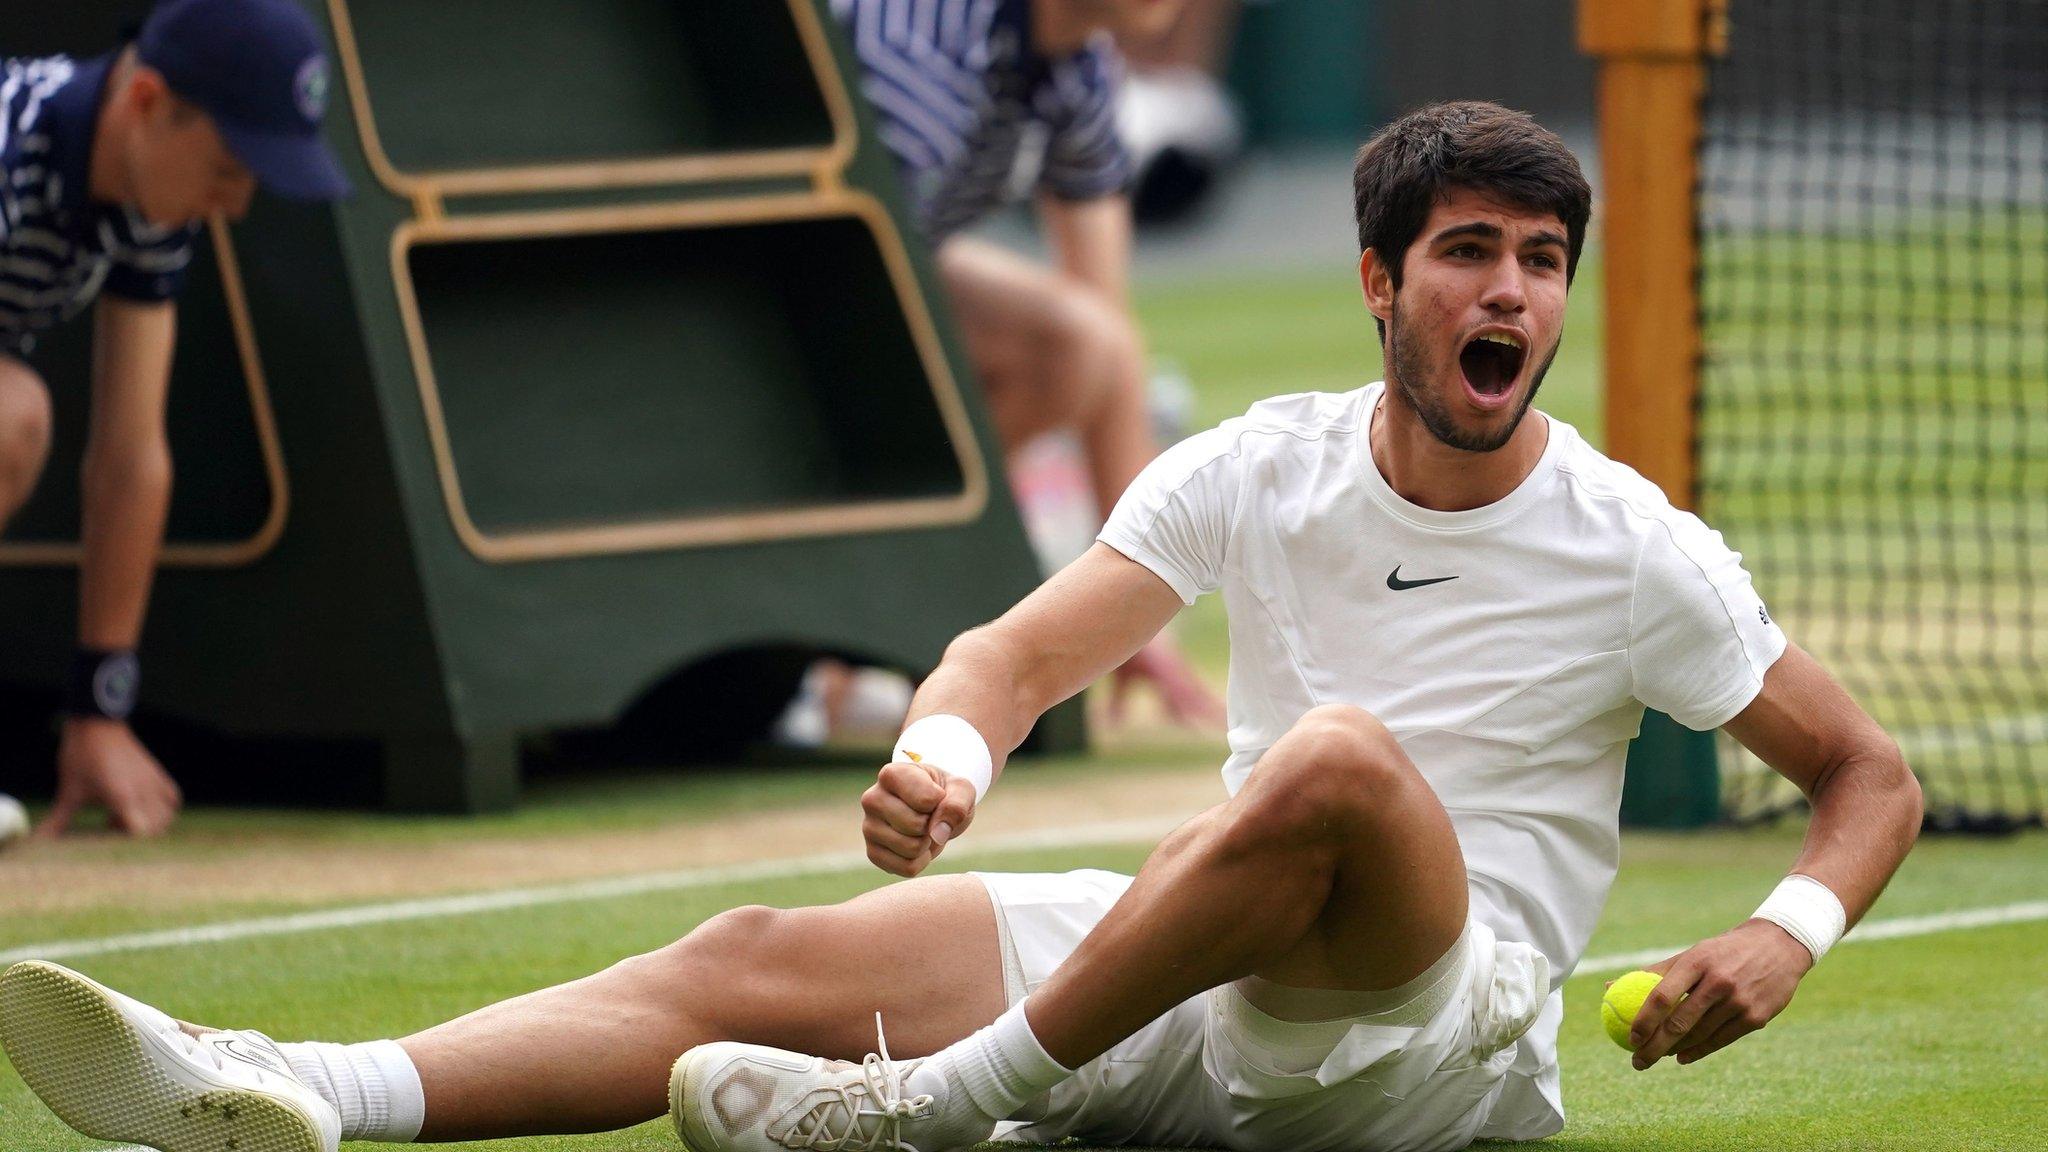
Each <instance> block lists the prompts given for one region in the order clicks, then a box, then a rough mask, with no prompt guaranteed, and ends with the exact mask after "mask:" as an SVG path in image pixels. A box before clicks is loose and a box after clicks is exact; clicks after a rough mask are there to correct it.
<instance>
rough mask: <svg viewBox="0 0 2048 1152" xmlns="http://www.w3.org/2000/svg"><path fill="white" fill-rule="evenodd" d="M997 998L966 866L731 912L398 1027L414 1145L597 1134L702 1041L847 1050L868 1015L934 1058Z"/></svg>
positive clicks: (654, 1105)
mask: <svg viewBox="0 0 2048 1152" xmlns="http://www.w3.org/2000/svg"><path fill="white" fill-rule="evenodd" d="M1004 1003H1005V996H1004V990H1003V972H1002V960H1001V955H1000V952H999V945H998V937H997V933H996V925H995V912H994V909H993V906H992V905H991V904H990V901H989V896H988V893H987V890H986V889H985V888H984V887H983V885H982V884H981V882H980V881H979V880H976V879H974V878H973V877H971V876H939V877H931V878H927V879H920V880H915V881H911V882H908V883H903V884H895V885H891V886H889V887H886V888H882V889H880V890H878V891H875V892H871V893H868V894H866V895H863V896H860V897H857V898H855V899H853V900H851V901H848V902H847V903H845V904H840V905H836V906H832V907H825V908H800V909H794V910H786V911H785V910H776V909H770V908H740V909H735V910H733V911H731V912H727V913H724V914H722V915H720V916H717V917H714V918H712V919H711V920H709V921H706V922H705V923H704V924H703V926H701V927H700V928H698V929H697V930H696V931H694V932H692V933H690V934H689V935H688V936H686V937H684V938H683V939H682V940H680V941H678V942H676V943H675V944H672V945H669V946H668V947H666V948H662V949H660V950H658V951H656V952H652V953H649V954H647V955H644V956H638V957H635V958H633V959H631V960H627V961H624V962H622V963H620V964H617V965H614V966H613V967H611V968H608V969H606V970H605V971H603V972H599V973H597V974H596V975H593V976H589V977H586V978H584V979H582V980H577V981H575V982H573V983H569V984H564V985H561V986H559V987H555V988H549V989H545V990H542V991H539V992H534V993H530V994H528V995H525V996H521V997H518V998H517V999H513V1000H508V1001H505V1002H504V1003H501V1004H496V1005H492V1006H491V1007H488V1008H484V1009H482V1010H480V1011H477V1012H473V1013H471V1014H469V1015H467V1016H464V1017H462V1018H460V1019H458V1020H454V1021H451V1022H449V1023H447V1024H443V1025H441V1026H439V1027H437V1028H432V1029H429V1030H428V1031H425V1032H422V1033H419V1034H418V1035H415V1036H412V1037H408V1038H406V1039H404V1040H402V1041H400V1044H401V1045H402V1046H403V1047H404V1049H405V1051H406V1052H407V1053H408V1054H409V1055H410V1056H411V1058H412V1060H413V1063H414V1064H415V1066H416V1067H417V1068H418V1072H419V1078H420V1081H421V1085H422V1087H423V1089H424V1092H425V1097H426V1124H425V1127H424V1128H423V1129H422V1130H421V1133H420V1139H422V1140H476V1139H489V1138H494V1137H500V1136H513V1135H538V1134H545V1133H555V1132H592V1131H606V1130H610V1129H614V1128H622V1127H626V1126H628V1125H632V1124H638V1123H641V1122H643V1121H645V1120H648V1119H651V1118H653V1117H656V1116H660V1115H662V1114H663V1113H664V1112H665V1111H667V1109H668V1096H667V1092H668V1083H669V1081H668V1075H669V1068H670V1065H671V1064H672V1063H674V1061H675V1059H676V1057H678V1056H680V1055H681V1054H682V1053H683V1052H684V1051H685V1050H687V1049H690V1048H692V1047H695V1046H697V1045H700V1044H705V1043H709V1042H711V1041H716V1040H738V1041H744V1042H747V1043H751V1044H762V1045H769V1046H772V1047H779V1048H791V1049H799V1050H803V1051H808V1052H816V1053H819V1054H822V1055H828V1056H833V1057H837V1058H843V1059H850V1060H859V1059H860V1058H861V1056H862V1055H863V1054H864V1053H867V1052H869V1051H872V1050H873V1048H874V1046H875V1013H876V1012H881V1013H882V1014H883V1016H884V1018H885V1019H886V1021H887V1022H888V1027H889V1040H890V1046H891V1047H892V1049H894V1050H895V1051H896V1052H897V1053H898V1054H899V1055H903V1056H917V1055H924V1054H928V1053H931V1052H935V1051H938V1050H939V1049H941V1048H944V1047H945V1046H946V1045H948V1044H951V1043H953V1042H955V1041H957V1040H959V1039H960V1038H962V1037H964V1036H967V1035H969V1034H971V1033H972V1032H974V1030H975V1029H977V1028H980V1027H981V1026H983V1025H985V1024H987V1023H988V1022H989V1021H991V1020H993V1019H995V1018H996V1016H997V1015H999V1014H1000V1013H1001V1012H1002V1010H1003V1006H1004Z"/></svg>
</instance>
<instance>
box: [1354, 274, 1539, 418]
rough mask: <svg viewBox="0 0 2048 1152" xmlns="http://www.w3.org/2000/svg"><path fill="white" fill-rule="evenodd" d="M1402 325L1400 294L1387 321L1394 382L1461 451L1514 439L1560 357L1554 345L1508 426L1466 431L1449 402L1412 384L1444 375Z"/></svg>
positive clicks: (1423, 415)
mask: <svg viewBox="0 0 2048 1152" xmlns="http://www.w3.org/2000/svg"><path fill="white" fill-rule="evenodd" d="M1402 327H1403V323H1402V319H1401V301H1400V299H1399V298H1398V297H1397V298H1396V299H1395V301H1394V311H1393V315H1392V316H1391V317H1389V318H1388V320H1387V352H1388V360H1389V362H1390V363H1391V364H1392V366H1393V373H1394V381H1393V382H1394V386H1395V387H1397V388H1399V389H1400V390H1401V395H1402V396H1403V397H1405V398H1406V399H1407V401H1408V406H1409V407H1410V408H1413V409H1414V410H1415V414H1416V415H1417V416H1419V417H1421V418H1422V426H1423V427H1424V428H1427V429H1429V434H1430V435H1432V436H1434V437H1436V438H1437V439H1438V440H1439V441H1441V442H1442V443H1443V444H1444V445H1445V446H1446V447H1450V448H1456V449H1458V450H1459V451H1461V452H1494V451H1498V450H1499V449H1500V448H1501V447H1503V446H1504V445H1506V444H1507V442H1508V441H1509V440H1512V439H1514V436H1515V429H1517V428H1520V427H1521V426H1522V417H1524V416H1527V415H1528V414H1529V405H1531V404H1533V403H1535V402H1536V393H1537V392H1538V391H1540V390H1541V389H1542V387H1543V377H1544V376H1545V375H1547V374H1549V372H1550V365H1551V363H1552V362H1553V361H1555V360H1556V359H1557V348H1555V347H1553V348H1551V350H1550V355H1549V356H1548V357H1546V358H1545V359H1544V361H1543V365H1542V367H1540V368H1538V369H1536V375H1535V376H1534V377H1533V378H1532V379H1531V380H1530V381H1529V392H1528V394H1527V395H1525V396H1523V397H1522V403H1521V404H1520V405H1519V406H1517V407H1516V409H1515V415H1514V418H1513V419H1511V420H1509V421H1508V422H1507V425H1506V426H1505V427H1503V428H1502V429H1501V430H1500V431H1498V432H1494V433H1487V432H1467V431H1465V430H1464V429H1462V428H1459V427H1458V425H1457V422H1456V421H1454V420H1452V419H1451V413H1450V407H1449V405H1447V404H1445V403H1443V402H1442V401H1441V400H1439V399H1438V398H1437V397H1436V396H1435V395H1433V394H1431V393H1428V392H1425V391H1423V390H1422V389H1420V388H1418V387H1417V386H1416V385H1415V384H1414V383H1411V381H1417V380H1433V379H1436V378H1438V377H1440V376H1442V375H1444V374H1443V373H1441V372H1437V371H1434V370H1433V369H1434V368H1435V365H1432V364H1430V363H1429V361H1428V354H1427V353H1425V352H1423V351H1421V350H1419V349H1416V348H1414V347H1412V346H1411V345H1412V344H1413V341H1408V340H1403V339H1401V338H1400V336H1401V329H1402ZM1560 343H1562V341H1560ZM1452 369H1453V370H1454V371H1460V372H1462V371H1463V369H1461V368H1458V367H1457V366H1456V365H1455V364H1453V365H1452Z"/></svg>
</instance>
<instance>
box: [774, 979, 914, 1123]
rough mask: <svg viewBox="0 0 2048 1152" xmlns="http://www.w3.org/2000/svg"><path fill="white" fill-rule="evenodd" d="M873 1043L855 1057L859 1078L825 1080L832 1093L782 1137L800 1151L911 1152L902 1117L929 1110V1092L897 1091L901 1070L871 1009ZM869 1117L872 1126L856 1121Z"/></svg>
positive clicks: (900, 1088) (901, 1084)
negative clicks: (841, 1122)
mask: <svg viewBox="0 0 2048 1152" xmlns="http://www.w3.org/2000/svg"><path fill="white" fill-rule="evenodd" d="M875 1047H876V1048H877V1049H879V1051H877V1052H870V1053H868V1054H867V1055H866V1056H865V1057H862V1059H861V1062H860V1079H859V1080H848V1081H845V1082H844V1083H840V1084H835V1085H831V1086H829V1089H828V1090H829V1091H830V1092H831V1093H832V1094H833V1095H832V1096H831V1097H827V1098H826V1099H824V1100H821V1101H819V1102H818V1103H817V1104H815V1105H814V1106H812V1108H811V1109H810V1111H809V1112H808V1113H807V1114H806V1115H805V1117H804V1120H807V1121H815V1125H813V1126H808V1127H807V1126H806V1125H805V1124H804V1123H803V1122H801V1121H800V1122H798V1124H797V1126H796V1127H794V1128H792V1129H791V1130H790V1132H789V1135H788V1136H786V1137H785V1138H784V1139H783V1143H784V1144H785V1145H787V1146H788V1147H790V1148H792V1149H804V1150H806V1152H917V1148H916V1147H915V1146H913V1145H911V1144H907V1143H905V1142H904V1140H903V1122H904V1121H906V1120H922V1119H925V1118H926V1117H928V1116H930V1115H931V1114H932V1097H931V1094H930V1093H925V1094H923V1095H919V1096H911V1097H907V1098H906V1097H905V1096H904V1095H903V1070H902V1069H900V1068H898V1067H897V1066H896V1062H895V1061H894V1060H892V1059H890V1057H889V1038H888V1037H887V1036H885V1035H883V1034H882V1014H881V1013H880V1012H877V1013H875ZM838 1117H844V1119H845V1121H846V1127H845V1129H844V1130H842V1131H839V1132H834V1131H833V1129H832V1121H833V1120H834V1119H835V1118H838ZM864 1120H866V1121H872V1122H873V1123H872V1130H866V1129H863V1128H862V1121H864Z"/></svg>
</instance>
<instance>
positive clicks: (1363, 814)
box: [1026, 706, 1467, 1068]
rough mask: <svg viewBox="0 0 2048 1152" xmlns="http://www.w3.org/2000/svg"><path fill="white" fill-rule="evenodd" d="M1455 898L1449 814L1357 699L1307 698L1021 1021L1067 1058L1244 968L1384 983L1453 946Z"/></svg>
mask: <svg viewBox="0 0 2048 1152" xmlns="http://www.w3.org/2000/svg"><path fill="white" fill-rule="evenodd" d="M1466 902H1467V897H1466V890H1465V865H1464V857H1463V855H1462V854H1461V853H1460V851H1459V849H1458V842H1457V837H1456V835H1455V834H1454V833H1453V831H1452V829H1451V823H1450V818H1449V816H1447V815H1446V814H1445V812H1444V810H1443V805H1441V804H1440V803H1438V801H1437V799H1436V795H1435V793H1434V792H1433V791H1431V790H1430V787H1429V785H1428V783H1427V782H1426V781H1424V780H1423V778H1422V776H1421V774H1420V773H1419V772H1417V771H1416V768H1415V765H1414V764H1413V763H1412V762H1411V761H1410V760H1409V759H1408V757H1407V755H1406V754H1405V753H1403V752H1402V750H1401V747H1400V745H1399V744H1397V743H1395V741H1394V738H1393V736H1392V734H1390V733H1389V732H1387V730H1386V729H1385V728H1384V727H1383V726H1382V725H1381V724H1380V723H1379V722H1378V721H1377V720H1375V719H1374V718H1373V717H1372V716H1370V715H1368V714H1367V713H1365V712H1363V711H1361V710H1359V709H1356V708H1346V707H1341V706H1330V707H1324V708H1318V709H1316V710H1314V711H1312V712H1310V713H1309V714H1308V715H1307V716H1305V717H1303V718H1302V720H1301V721H1300V722H1299V723H1298V724H1296V725H1295V727H1294V728H1293V729H1292V730H1291V731H1289V732H1288V734H1287V735H1286V736H1284V737H1282V738H1281V740H1280V741H1279V742H1278V743H1276V744H1275V745H1274V746H1273V748H1272V749H1271V750H1270V751H1268V752H1267V754H1266V755H1265V757H1263V758H1262V759H1261V760H1260V762H1259V765H1258V767H1257V768H1256V769H1255V770H1254V771H1253V773H1252V776H1251V779H1250V780H1249V781H1248V782H1247V783H1246V784H1245V787H1244V789H1243V790H1242V791H1240V792H1239V793H1238V794H1237V796H1235V797H1234V798H1232V799H1231V801H1230V802H1229V803H1227V804H1223V805H1221V806H1219V807H1217V808H1213V809H1211V810H1210V811H1208V812H1207V813H1205V814H1203V815H1202V816H1200V817H1198V818H1197V819H1195V820H1194V821H1192V822H1190V823H1189V824H1187V825H1186V826H1184V827H1183V828H1181V829H1180V830H1179V831H1178V832H1176V833H1175V834H1174V835H1173V836H1172V837H1170V838H1168V839H1167V841H1166V842H1165V843H1163V844H1161V845H1160V846H1159V848H1158V850H1157V851H1155V852H1154V853H1153V854H1152V857H1151V858H1150V859H1149V860H1147V861H1146V862H1145V867H1144V869H1143V870H1142V871H1140V872H1139V874H1138V878H1137V881H1136V883H1134V884H1133V885H1132V886H1131V888H1130V891H1129V892H1127V893H1126V894H1125V895H1124V897H1123V899H1121V900H1119V901H1118V902H1117V904H1116V906H1115V907H1114V908H1113V909H1111V910H1110V912H1109V914H1108V915H1107V916H1106V917H1104V918H1103V920H1102V922H1101V923H1100V924H1098V925H1097V926H1096V927H1095V930H1094V931H1093V932H1091V933H1090V934H1089V935H1088V938H1087V939H1086V940H1084V941H1083V942H1082V943H1081V946H1080V947H1079V948H1078V949H1076V951H1075V952H1074V954H1073V955H1072V956H1070V957H1068V958H1067V961H1066V962H1065V963H1064V964H1062V965H1061V966H1060V968H1059V970H1058V971H1056V972H1055V973H1054V974H1053V976H1052V978H1051V979H1049V980H1048V981H1046V983H1045V984H1044V986H1042V987H1041V988H1039V990H1038V991H1037V992H1035V993H1034V994H1033V995H1032V997H1031V1000H1030V1001H1029V1003H1028V1004H1027V1006H1026V1007H1027V1011H1026V1015H1027V1017H1028V1018H1029V1020H1030V1022H1031V1027H1032V1031H1033V1032H1034V1033H1035V1034H1036V1035H1037V1036H1038V1038H1039V1041H1040V1042H1041V1043H1042V1044H1043V1045H1044V1046H1045V1050H1046V1052H1047V1054H1048V1055H1050V1056H1051V1057H1052V1058H1053V1059H1054V1060H1057V1061H1058V1062H1059V1063H1061V1064H1063V1065H1065V1066H1066V1067H1069V1068H1075V1067H1079V1066H1080V1065H1081V1064H1083V1063H1085V1062H1087V1061H1089V1060H1091V1059H1093V1058H1095V1057H1096V1056H1098V1055H1100V1054H1101V1053H1103V1052H1105V1051H1107V1050H1108V1049H1109V1048H1110V1046H1111V1045H1113V1044H1115V1043H1116V1042H1117V1041H1119V1040H1121V1039H1123V1038H1124V1037H1125V1036H1128V1035H1130V1034H1131V1033H1132V1032H1135V1031H1136V1030H1137V1029H1139V1028H1140V1027H1142V1026H1144V1025H1145V1024H1146V1023H1148V1022H1149V1021H1151V1020H1153V1019H1155V1018H1156V1017H1158V1016H1159V1015H1161V1014H1163V1013H1164V1012H1166V1011H1167V1010H1168V1009H1170V1008H1172V1007H1173V1006H1174V1005H1176V1004H1178V1003H1180V1002H1181V1001H1183V1000H1185V999H1187V998H1188V997H1190V996H1193V995H1195V994H1197V993H1199V992H1201V991H1203V990H1205V989H1208V988H1213V987H1216V986H1217V985H1220V984H1224V983H1227V982H1229V981H1232V980H1236V979H1239V978H1241V977H1245V976H1253V975H1256V976H1260V977H1263V978H1265V979H1267V980H1271V981H1272V982H1274V983H1276V984H1284V985H1288V986H1290V987H1297V988H1331V989H1344V990H1356V991H1377V990H1383V989H1389V988H1396V987H1399V986H1400V985H1402V984H1405V983H1407V982H1408V981H1410V980H1412V979H1414V978H1415V977H1417V976H1419V975H1421V974H1422V973H1423V972H1425V971H1427V970H1428V968H1429V967H1430V965H1431V964H1433V963H1435V962H1436V961H1437V960H1438V959H1439V958H1441V957H1442V956H1443V955H1444V953H1445V952H1446V951H1448V950H1449V949H1450V947H1451V945H1452V944H1454V943H1456V942H1457V940H1458V938H1459V936H1460V935H1461V934H1462V933H1463V931H1464V928H1465V918H1466Z"/></svg>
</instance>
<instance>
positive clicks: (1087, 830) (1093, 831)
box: [0, 818, 1184, 967]
mask: <svg viewBox="0 0 2048 1152" xmlns="http://www.w3.org/2000/svg"><path fill="white" fill-rule="evenodd" d="M1183 822H1184V821H1183V820H1182V819H1180V818H1175V819H1172V820H1157V819H1154V820H1113V821H1104V822H1102V823H1099V824H1082V825H1077V826H1075V827H1071V828H1062V829H1055V830H1048V831H1041V832H1025V833H1017V834H1014V835H1009V836H991V837H987V838H985V839H979V840H970V841H968V842H966V843H965V844H962V845H961V846H960V848H959V849H957V850H956V851H955V852H950V853H947V858H948V859H953V860H960V859H978V858H980V857H982V856H987V855H992V854H995V853H998V852H1026V851H1032V850H1035V849H1058V848H1089V847H1099V846H1103V845H1110V844H1153V843H1157V842H1158V841H1159V840H1161V839H1163V838H1164V837H1165V836H1166V834H1167V833H1169V832H1171V831H1173V830H1174V829H1175V828H1178V827H1179V826H1180V825H1181V824H1182V823H1183ZM872 867H874V865H872V864H869V863H868V859H867V857H866V856H865V855H863V854H861V853H859V852H826V853H821V854H819V855H815V856H798V857H793V858H790V859H784V860H764V861H761V862H759V863H754V864H730V865H723V866H719V867H713V868H688V869H683V870H681V871H676V872H650V873H643V874H641V875H636V876H615V877H610V878H606V879H601V880H584V881H578V882H576V883H572V884H551V885H547V886H545V887H540V888H508V889H504V890H501V891H497V892H478V893H474V894H472V895H467V896H441V897H434V898H430V899H424V900H399V901H394V902H392V903H388V904H362V905H357V906H354V907H349V908H330V909H325V910H322V911H319V912H300V913H295V914H292V915H286V916H264V917H260V918H257V919H251V920H228V921H223V922H221V923H218V924H199V925H194V926H193V927H190V928H170V929H165V930H163V931H158V932H131V933H126V934H123V935H120V936H101V937H98V938H97V939H83V940H51V941H47V942H45V943H41V944H23V945H19V946H17V947H14V948H9V949H7V950H5V951H0V967H5V966H6V965H9V964H13V963H15V962H17V961H21V960H71V959H76V958H79V957H85V956H104V955H106V954H108V953H110V952H139V951H143V950H146V949H151V948H183V947H188V946H190V945H193V944H218V943H222V942H224V941H229V940H249V939H254V938H256V937H261V936H290V935H294V934H296V933H301V932H321V931H325V930H327V929H330V928H359V927H362V926H365V925H370V924H391V923H396V922H398V921H403V920H433V919H439V918H441V917H445V916H469V915H473V914H475V913H479V912H502V911H507V910H510V909H516V908H538V907H542V906H544V905H549V904H573V903H576V902H578V901H583V900H609V899H613V898H615V897H620V896H639V895H644V894H646V893H650V892H676V891H681V890H684V889H689V888H713V887H717V886H719V885H722V884H744V883H750V882H756V881H761V880H787V879H791V878H794V877H798V876H816V875H826V874H831V873H842V872H855V871H859V870H860V869H863V868H872Z"/></svg>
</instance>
